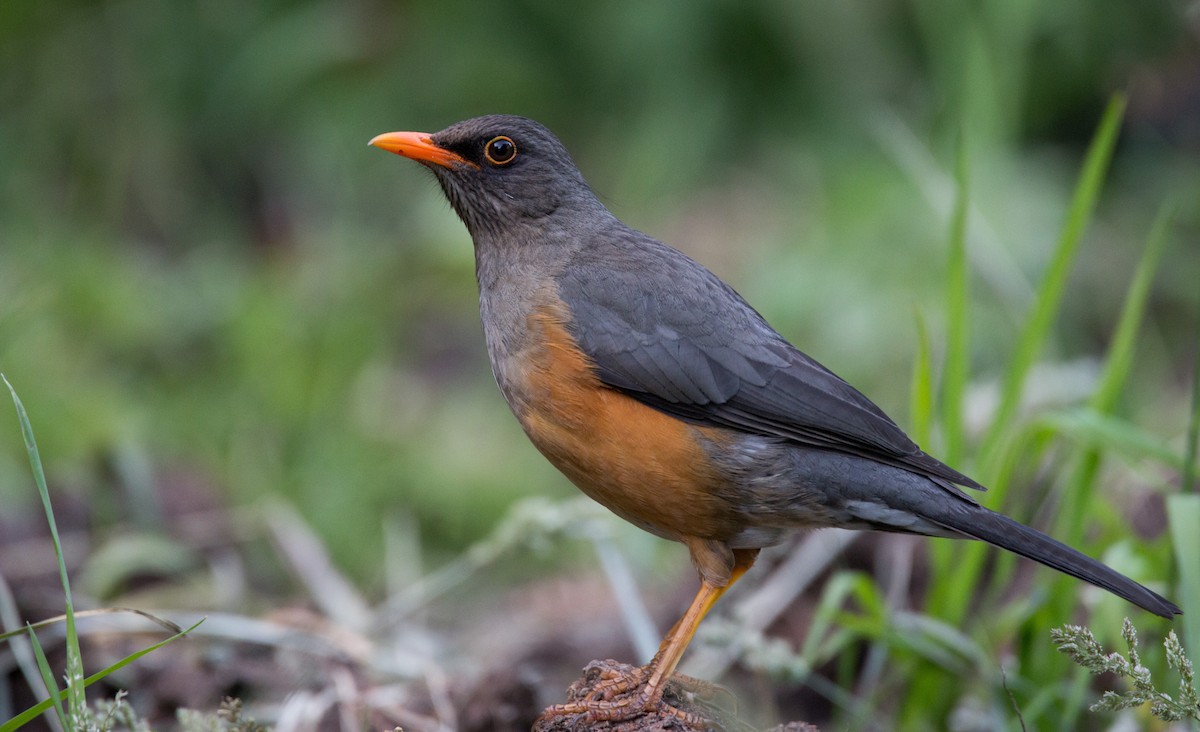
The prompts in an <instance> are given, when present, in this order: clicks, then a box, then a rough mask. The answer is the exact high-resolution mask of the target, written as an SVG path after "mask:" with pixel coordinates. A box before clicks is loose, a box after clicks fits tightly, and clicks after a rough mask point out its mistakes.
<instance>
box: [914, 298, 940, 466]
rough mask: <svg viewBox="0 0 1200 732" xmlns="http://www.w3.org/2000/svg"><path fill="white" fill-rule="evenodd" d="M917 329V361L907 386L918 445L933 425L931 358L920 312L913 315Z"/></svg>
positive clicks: (925, 329)
mask: <svg viewBox="0 0 1200 732" xmlns="http://www.w3.org/2000/svg"><path fill="white" fill-rule="evenodd" d="M913 319H914V321H915V322H916V329H917V360H916V363H915V364H913V377H912V384H911V385H910V386H909V411H910V412H911V413H912V433H911V434H912V438H913V440H914V441H915V442H916V443H917V444H918V445H923V444H926V443H928V442H929V439H930V434H931V425H932V423H933V410H934V397H933V357H932V355H931V352H932V348H931V347H930V344H929V329H928V328H927V327H926V326H925V318H923V317H921V313H920V311H917V312H915V313H914V314H913Z"/></svg>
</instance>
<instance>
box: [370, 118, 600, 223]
mask: <svg viewBox="0 0 1200 732" xmlns="http://www.w3.org/2000/svg"><path fill="white" fill-rule="evenodd" d="M371 144H372V145H374V146H376V147H379V148H382V149H384V150H387V151H389V152H394V153H396V154H397V155H403V156H404V157H406V158H410V159H412V160H416V161H417V162H419V163H421V164H422V165H424V166H425V167H427V168H429V169H430V170H432V171H433V173H434V175H436V176H437V179H438V182H439V183H440V184H441V186H442V190H443V191H445V193H446V197H447V198H448V199H450V204H451V205H452V206H453V207H454V210H455V211H457V212H458V215H459V217H460V218H461V219H462V220H463V223H465V224H466V225H467V229H468V230H470V232H471V235H472V236H473V237H475V238H476V240H477V242H478V238H479V236H480V235H487V234H493V235H494V234H499V233H502V232H504V231H506V230H509V229H511V228H512V227H514V226H518V225H521V224H526V223H533V222H536V221H537V220H540V219H545V218H546V217H550V216H553V215H554V214H556V213H566V212H571V213H572V214H574V215H578V214H579V213H580V212H583V211H594V210H599V211H604V212H605V214H607V212H606V211H605V209H604V207H603V206H602V205H601V204H600V202H599V201H598V200H597V199H596V196H595V194H593V193H592V190H591V189H590V188H589V187H588V184H587V182H585V181H584V179H583V176H582V175H581V174H580V172H579V169H578V168H576V167H575V163H574V161H572V160H571V156H570V154H569V153H568V152H567V149H566V148H565V147H563V145H562V143H561V142H559V141H558V138H556V137H555V136H554V134H553V133H551V132H550V130H547V129H546V128H545V127H543V126H542V125H540V124H538V123H537V122H534V121H533V120H531V119H526V118H524V117H517V116H513V115H499V114H497V115H488V116H486V117H475V118H474V119H469V120H466V121H463V122H459V123H457V124H454V125H451V126H449V127H447V128H446V129H444V130H442V131H441V132H435V133H433V134H428V133H424V132H389V133H385V134H382V135H379V136H378V137H376V138H375V139H373V140H371Z"/></svg>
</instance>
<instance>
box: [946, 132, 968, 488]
mask: <svg viewBox="0 0 1200 732" xmlns="http://www.w3.org/2000/svg"><path fill="white" fill-rule="evenodd" d="M954 177H955V179H956V181H957V183H958V196H957V198H956V199H955V201H954V212H953V215H952V216H951V219H950V252H949V257H948V258H947V262H946V276H947V283H946V365H945V372H944V374H943V376H942V414H941V416H942V429H943V431H944V433H945V452H944V453H943V454H942V458H943V459H944V460H945V461H946V462H948V463H949V464H950V465H954V466H958V465H959V463H960V462H961V461H962V457H963V445H964V443H965V442H966V434H965V432H964V428H963V395H964V394H965V393H966V390H967V380H968V378H969V377H970V372H971V312H970V308H971V301H970V276H971V273H970V267H969V264H968V262H967V211H968V209H969V205H968V204H969V203H970V188H969V172H968V168H967V151H966V143H965V142H964V140H963V137H962V136H961V135H960V136H959V140H958V150H957V155H956V157H955V166H954ZM959 469H960V470H961V468H959Z"/></svg>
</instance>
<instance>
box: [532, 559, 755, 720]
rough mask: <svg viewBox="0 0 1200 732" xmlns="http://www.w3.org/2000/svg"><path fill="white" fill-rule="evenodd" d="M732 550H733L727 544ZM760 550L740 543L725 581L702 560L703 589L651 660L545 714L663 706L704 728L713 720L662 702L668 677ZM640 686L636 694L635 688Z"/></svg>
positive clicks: (622, 712) (601, 714) (603, 713)
mask: <svg viewBox="0 0 1200 732" xmlns="http://www.w3.org/2000/svg"><path fill="white" fill-rule="evenodd" d="M726 551H728V550H726ZM692 553H693V559H695V558H696V554H697V551H696V548H695V547H693V548H692ZM757 556H758V550H757V549H739V550H734V551H733V556H732V557H731V559H732V564H733V567H732V568H731V569H730V570H729V573H728V575H727V578H726V579H725V581H724V583H718V582H715V581H713V580H711V579H709V578H708V577H707V576H705V575H704V571H703V569H704V565H703V564H700V563H699V562H698V564H700V566H701V582H700V589H699V591H697V593H696V596H695V597H694V598H693V599H692V603H691V605H690V606H688V609H687V612H685V613H684V614H683V617H681V618H680V619H679V621H678V622H676V623H675V625H673V626H672V627H671V630H670V631H669V632H668V633H667V635H666V637H665V638H663V641H662V644H661V645H660V646H659V647H658V652H657V653H655V654H654V658H653V659H652V660H651V661H650V663H649V664H647V665H646V666H643V667H641V668H638V669H636V670H635V671H633V672H631V673H627V674H621V675H618V676H612V677H610V678H606V679H604V680H602V681H601V682H600V683H598V684H597V685H596V686H595V687H594V688H593V689H592V691H591V692H590V693H589V694H588V695H587V697H586V698H585V699H582V700H579V701H575V702H568V703H566V704H556V705H555V706H553V707H550V708H549V709H547V710H546V711H545V713H544V715H545V716H560V715H568V714H586V715H587V718H588V719H589V720H591V721H595V722H599V721H619V720H626V719H631V718H633V717H636V716H638V715H640V714H642V713H644V712H648V711H653V710H656V709H657V710H658V711H660V712H664V713H667V714H671V715H673V716H675V717H677V718H678V719H679V720H680V721H682V722H683V723H684V724H687V725H688V726H691V727H695V728H699V729H703V728H705V727H706V726H707V725H708V722H707V721H706V720H704V719H701V718H700V717H697V716H696V715H694V714H690V713H688V712H684V711H681V710H679V709H676V708H674V707H671V706H669V705H665V704H661V702H662V696H663V691H664V690H665V689H666V683H667V680H668V679H670V678H671V675H672V674H673V673H674V672H675V668H676V667H677V666H678V665H679V661H680V659H681V658H682V657H683V652H684V650H686V649H687V647H688V644H689V643H690V642H691V640H692V637H693V636H694V635H695V634H696V629H697V628H698V627H699V626H700V621H701V620H703V619H704V616H705V615H707V614H708V611H709V610H711V609H712V606H713V605H714V604H715V603H716V601H717V600H718V599H720V597H721V595H723V594H725V592H726V591H727V590H728V589H729V588H730V587H732V586H733V583H734V582H736V581H737V580H738V579H739V578H740V577H741V576H742V575H743V574H745V573H746V570H748V569H750V567H751V566H752V565H753V564H754V560H755V558H756V557H757ZM635 690H636V691H637V693H636V694H632V693H631V692H633V691H635Z"/></svg>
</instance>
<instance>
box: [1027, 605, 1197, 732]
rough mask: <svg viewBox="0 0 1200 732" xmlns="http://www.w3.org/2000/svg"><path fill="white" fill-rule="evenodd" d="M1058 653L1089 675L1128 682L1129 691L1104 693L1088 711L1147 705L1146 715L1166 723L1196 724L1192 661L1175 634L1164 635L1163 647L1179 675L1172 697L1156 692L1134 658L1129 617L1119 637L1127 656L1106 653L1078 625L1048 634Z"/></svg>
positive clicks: (1146, 670) (1146, 671)
mask: <svg viewBox="0 0 1200 732" xmlns="http://www.w3.org/2000/svg"><path fill="white" fill-rule="evenodd" d="M1050 636H1051V638H1052V639H1053V640H1054V644H1055V645H1056V646H1057V647H1058V650H1059V651H1060V652H1062V653H1064V654H1066V655H1067V656H1068V657H1069V658H1070V659H1071V660H1072V661H1074V662H1075V663H1077V664H1079V665H1080V666H1082V667H1083V668H1085V669H1087V670H1088V671H1090V672H1092V673H1093V674H1105V673H1108V674H1116V675H1117V676H1121V677H1123V678H1126V679H1128V684H1129V687H1130V688H1129V689H1128V690H1126V691H1124V692H1115V691H1106V692H1104V696H1102V697H1100V701H1098V702H1096V703H1095V704H1093V705H1092V706H1091V710H1092V711H1094V712H1097V711H1106V712H1118V711H1120V710H1122V709H1128V708H1130V707H1137V706H1141V705H1142V704H1145V703H1147V702H1149V703H1150V712H1151V714H1153V715H1154V716H1156V717H1158V718H1159V719H1161V720H1163V721H1166V722H1177V721H1180V720H1184V719H1191V720H1194V721H1197V722H1200V695H1198V694H1197V693H1196V675H1195V672H1194V671H1193V669H1192V662H1191V660H1190V659H1189V658H1188V657H1187V655H1186V654H1185V653H1184V652H1183V646H1182V645H1181V644H1180V643H1179V638H1178V637H1176V635H1175V631H1173V630H1172V631H1170V632H1168V633H1167V637H1166V640H1164V641H1163V647H1164V648H1165V649H1166V656H1167V665H1168V666H1170V667H1171V668H1172V669H1174V670H1175V671H1177V672H1178V673H1179V690H1178V692H1176V696H1175V697H1172V696H1171V695H1170V694H1168V693H1166V692H1163V691H1160V690H1159V689H1158V687H1157V686H1155V684H1154V680H1153V678H1152V675H1151V673H1150V669H1149V668H1147V667H1145V666H1143V665H1142V660H1141V657H1140V656H1139V655H1138V639H1137V629H1136V628H1135V627H1134V626H1133V623H1131V622H1130V621H1129V618H1125V622H1124V624H1123V625H1122V627H1121V637H1122V638H1124V639H1125V644H1126V646H1127V647H1128V648H1129V653H1128V655H1125V656H1122V655H1121V654H1120V653H1106V652H1105V650H1104V647H1103V646H1101V645H1100V643H1099V642H1098V641H1097V640H1096V638H1095V636H1094V635H1092V631H1091V630H1089V629H1087V628H1084V627H1081V626H1078V625H1064V626H1063V627H1061V628H1055V629H1052V630H1051V631H1050Z"/></svg>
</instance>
